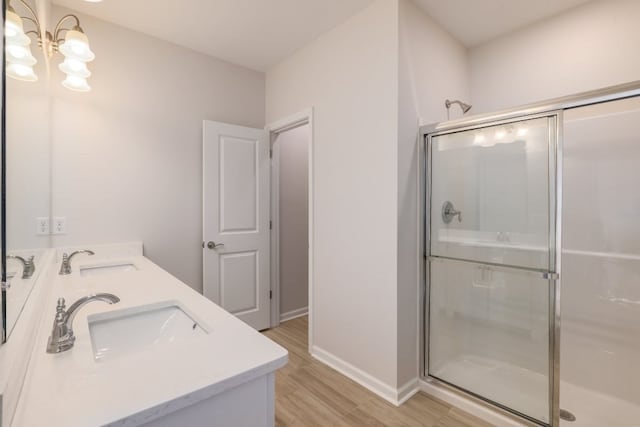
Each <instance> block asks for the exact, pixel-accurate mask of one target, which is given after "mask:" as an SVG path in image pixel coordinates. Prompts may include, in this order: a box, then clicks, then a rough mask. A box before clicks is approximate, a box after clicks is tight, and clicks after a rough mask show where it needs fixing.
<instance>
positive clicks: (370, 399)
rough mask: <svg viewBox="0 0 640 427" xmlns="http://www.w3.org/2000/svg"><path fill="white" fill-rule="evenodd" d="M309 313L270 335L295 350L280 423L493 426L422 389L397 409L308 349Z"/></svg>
mask: <svg viewBox="0 0 640 427" xmlns="http://www.w3.org/2000/svg"><path fill="white" fill-rule="evenodd" d="M308 325H309V323H308V319H307V317H306V316H305V317H299V318H297V319H294V320H290V321H288V322H285V323H282V324H281V325H280V326H279V327H278V328H275V329H271V330H268V331H266V332H265V335H266V336H268V337H269V338H271V339H272V340H274V341H275V342H277V343H278V344H280V345H282V346H283V347H285V348H286V349H287V350H289V363H288V364H287V366H285V367H284V368H282V369H280V370H279V371H278V372H277V374H276V426H278V427H289V426H295V427H298V426H305V427H307V426H308V427H312V426H394V427H396V426H397V427H405V426H408V427H413V426H416V427H418V426H419V427H485V426H490V424H487V423H485V422H483V421H481V420H479V419H477V418H475V417H473V416H471V415H469V414H467V413H465V412H463V411H461V410H459V409H456V408H453V407H451V406H450V405H448V404H446V403H444V402H442V401H440V400H437V399H435V398H432V397H429V396H427V395H426V394H423V393H418V394H416V395H415V396H413V397H412V398H411V399H410V400H409V401H407V402H406V403H405V404H404V405H402V406H400V407H399V408H398V407H395V406H394V405H391V404H390V403H388V402H387V401H385V400H383V399H382V398H380V397H378V396H376V395H375V394H373V393H371V392H370V391H368V390H367V389H365V388H364V387H362V386H360V385H358V384H357V383H355V382H353V381H351V380H350V379H348V378H347V377H345V376H344V375H342V374H340V373H338V372H337V371H335V370H333V369H331V368H329V367H328V366H326V365H324V364H323V363H321V362H318V361H317V360H315V359H313V358H312V357H311V355H309V353H308V352H307V349H308V346H307V331H308Z"/></svg>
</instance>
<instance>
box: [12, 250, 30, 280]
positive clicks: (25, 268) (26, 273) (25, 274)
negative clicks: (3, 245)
mask: <svg viewBox="0 0 640 427" xmlns="http://www.w3.org/2000/svg"><path fill="white" fill-rule="evenodd" d="M33 258H34V257H33V255H32V256H30V257H29V258H27V259H24V258H22V257H21V256H18V255H7V259H15V260H18V261H20V262H21V263H22V278H23V279H29V278H30V277H31V276H33V273H34V272H35V271H36V264H35V263H34V262H33Z"/></svg>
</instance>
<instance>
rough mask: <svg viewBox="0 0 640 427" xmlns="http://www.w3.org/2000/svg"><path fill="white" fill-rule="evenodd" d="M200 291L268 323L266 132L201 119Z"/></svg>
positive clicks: (248, 318) (255, 322) (257, 323)
mask: <svg viewBox="0 0 640 427" xmlns="http://www.w3.org/2000/svg"><path fill="white" fill-rule="evenodd" d="M203 131H204V140H203V154H204V156H203V158H204V163H203V174H204V182H203V192H204V193H203V194H204V201H203V207H204V212H203V222H204V224H203V242H204V245H203V268H204V271H203V275H204V284H203V291H204V296H206V297H207V298H209V299H210V300H212V301H213V302H215V303H216V304H218V305H220V306H222V307H223V308H224V309H225V310H227V311H229V312H230V313H232V314H234V315H236V316H237V317H238V318H240V319H241V320H243V321H245V322H246V323H248V324H249V325H251V326H253V327H254V328H255V329H258V330H261V329H266V328H268V327H269V326H270V323H269V319H270V301H269V295H270V284H269V277H270V274H269V264H270V260H269V243H270V236H269V203H270V200H269V190H270V187H269V185H270V184H269V178H270V159H269V139H268V133H267V131H264V130H262V129H252V128H246V127H242V126H235V125H229V124H225V123H218V122H211V121H205V122H204V130H203Z"/></svg>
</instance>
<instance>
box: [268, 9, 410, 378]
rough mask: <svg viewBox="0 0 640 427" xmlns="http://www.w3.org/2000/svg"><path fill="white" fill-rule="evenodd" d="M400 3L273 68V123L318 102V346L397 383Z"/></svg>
mask: <svg viewBox="0 0 640 427" xmlns="http://www.w3.org/2000/svg"><path fill="white" fill-rule="evenodd" d="M397 22H398V10H397V2H396V1H388V0H379V1H376V2H375V3H373V4H372V5H371V6H369V7H368V8H366V9H365V10H363V11H362V12H361V13H359V14H358V15H356V16H354V17H352V18H351V19H349V20H348V21H346V22H345V23H343V24H342V25H340V26H338V27H336V28H335V29H333V30H332V31H330V32H328V33H326V34H324V35H323V36H321V37H319V38H318V39H317V40H315V41H314V42H312V43H311V44H309V45H308V46H306V47H305V48H303V49H301V50H300V51H298V52H297V53H296V54H294V55H293V56H291V57H289V58H288V59H286V60H284V61H283V62H281V63H279V64H277V65H276V66H274V67H273V68H271V69H270V70H268V71H267V89H266V91H267V98H266V99H267V102H266V105H267V106H266V114H267V122H273V121H276V120H278V119H282V118H284V117H287V116H289V115H291V114H293V113H295V112H298V111H301V110H303V109H305V108H308V107H311V106H312V107H313V108H314V126H313V130H314V136H313V137H314V146H313V147H314V152H313V156H314V165H313V177H312V179H313V183H314V184H313V185H314V213H313V218H314V235H313V242H314V243H313V253H314V255H313V256H314V260H313V265H314V271H313V307H312V309H313V310H314V312H313V313H314V314H313V316H314V317H313V320H314V322H313V325H312V327H313V336H314V344H315V346H316V347H318V348H320V349H321V350H323V351H325V352H326V353H329V354H331V355H332V356H333V357H334V358H337V359H339V360H340V361H342V362H345V363H347V364H349V365H351V366H353V367H356V368H357V369H359V370H360V371H361V372H363V373H364V374H365V375H368V376H370V377H373V378H374V379H375V380H377V381H379V382H381V383H383V384H384V385H386V386H389V387H392V388H395V385H396V379H397V372H396V363H397V354H396V336H397V329H396V323H397V306H396V297H397V295H396V282H397V250H396V247H397V161H396V158H397V149H396V144H397V137H398V136H397V135H398V134H397V109H398V97H397V85H398V83H397V82H398V69H397V60H396V58H397V54H398V31H397Z"/></svg>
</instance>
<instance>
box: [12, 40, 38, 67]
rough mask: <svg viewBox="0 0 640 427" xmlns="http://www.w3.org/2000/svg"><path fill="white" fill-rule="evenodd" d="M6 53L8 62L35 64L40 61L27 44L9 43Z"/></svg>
mask: <svg viewBox="0 0 640 427" xmlns="http://www.w3.org/2000/svg"><path fill="white" fill-rule="evenodd" d="M6 53H7V62H9V63H11V64H22V65H28V66H34V65H36V63H37V62H38V61H37V60H36V58H34V57H33V55H32V54H31V49H29V47H27V46H14V45H7V49H6Z"/></svg>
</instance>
